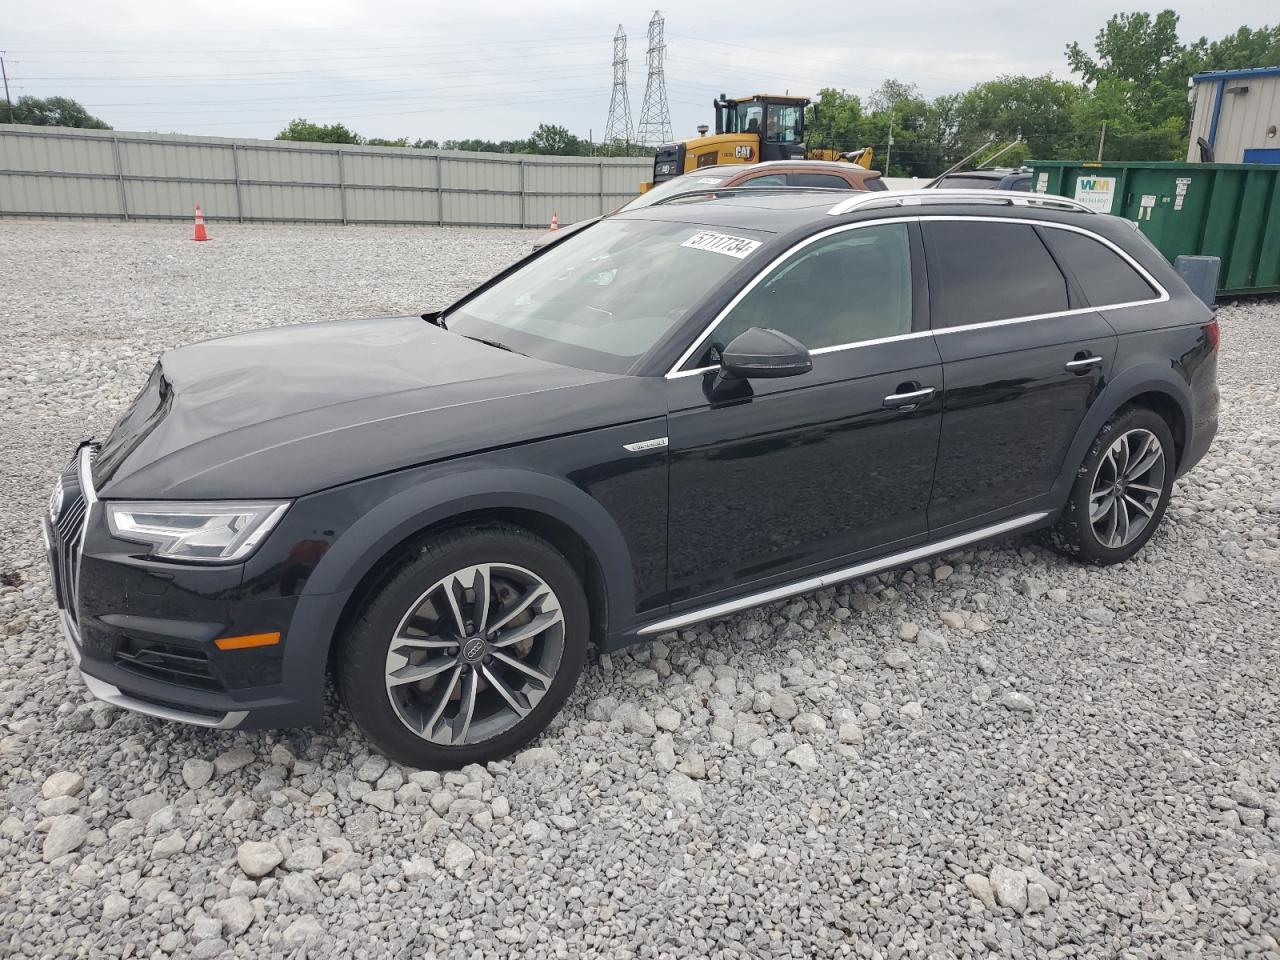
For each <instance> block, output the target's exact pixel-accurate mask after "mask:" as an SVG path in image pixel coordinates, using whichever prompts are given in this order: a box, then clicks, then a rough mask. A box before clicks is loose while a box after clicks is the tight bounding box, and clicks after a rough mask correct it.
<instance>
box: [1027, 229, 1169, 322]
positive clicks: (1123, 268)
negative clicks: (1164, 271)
mask: <svg viewBox="0 0 1280 960" xmlns="http://www.w3.org/2000/svg"><path fill="white" fill-rule="evenodd" d="M1041 235H1042V236H1043V237H1044V242H1045V243H1046V244H1048V246H1049V249H1050V250H1052V251H1053V255H1054V256H1055V257H1057V259H1058V262H1059V263H1060V264H1062V265H1063V267H1064V268H1065V269H1067V270H1069V271H1070V272H1071V274H1072V276H1073V277H1075V280H1076V283H1077V284H1078V285H1079V287H1080V292H1081V293H1083V294H1084V297H1085V300H1087V301H1088V302H1089V306H1091V307H1104V306H1108V305H1110V304H1115V303H1133V302H1134V301H1136V300H1151V299H1154V298H1155V297H1156V296H1157V294H1156V291H1155V290H1154V289H1153V288H1152V286H1151V284H1149V283H1147V281H1146V280H1144V279H1142V275H1141V274H1139V273H1138V271H1136V270H1134V269H1133V267H1131V266H1130V265H1129V263H1128V262H1127V261H1126V260H1125V259H1124V257H1122V256H1120V255H1119V254H1118V253H1116V252H1115V251H1114V250H1112V249H1111V248H1110V247H1108V246H1107V245H1106V244H1103V243H1100V242H1098V241H1097V240H1094V239H1093V238H1092V237H1088V236H1085V235H1084V234H1083V233H1076V232H1075V231H1074V230H1059V229H1055V228H1052V227H1045V228H1043V229H1042V230H1041Z"/></svg>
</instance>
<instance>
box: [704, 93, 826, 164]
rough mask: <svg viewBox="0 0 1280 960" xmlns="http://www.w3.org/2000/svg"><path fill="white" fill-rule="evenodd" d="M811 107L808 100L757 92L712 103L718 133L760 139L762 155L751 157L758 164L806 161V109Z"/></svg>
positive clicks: (722, 96) (720, 98) (721, 96)
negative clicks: (769, 161)
mask: <svg viewBox="0 0 1280 960" xmlns="http://www.w3.org/2000/svg"><path fill="white" fill-rule="evenodd" d="M808 105H809V98H808V97H792V96H787V95H786V94H766V93H757V94H753V95H752V96H750V97H743V98H741V99H734V100H731V99H729V98H728V97H726V96H725V95H724V94H723V93H722V94H720V96H719V98H718V99H716V100H713V101H712V106H713V107H715V113H716V134H717V135H720V134H748V135H753V136H755V137H757V138H758V142H759V147H758V148H757V149H758V151H759V152H758V154H757V156H755V157H752V158H750V159H751V160H753V161H756V162H760V161H765V160H803V159H804V156H805V151H804V109H805V107H807V106H808ZM744 159H746V158H744ZM749 162H750V161H749Z"/></svg>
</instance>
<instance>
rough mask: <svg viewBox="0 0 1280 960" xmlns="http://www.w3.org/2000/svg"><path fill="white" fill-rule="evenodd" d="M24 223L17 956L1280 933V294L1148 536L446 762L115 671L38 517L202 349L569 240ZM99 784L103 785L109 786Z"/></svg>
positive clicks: (749, 636)
mask: <svg viewBox="0 0 1280 960" xmlns="http://www.w3.org/2000/svg"><path fill="white" fill-rule="evenodd" d="M214 235H215V239H214V241H213V242H211V243H208V244H195V243H192V242H191V241H190V240H189V239H187V237H188V234H187V231H186V228H185V227H180V226H169V225H165V226H154V225H129V226H121V225H107V224H78V223H77V224H40V223H12V222H2V221H0V264H3V270H2V272H0V338H2V340H0V345H2V347H3V358H4V366H3V371H4V376H3V380H2V381H0V404H2V405H3V410H4V413H3V417H4V433H3V438H4V439H3V443H4V449H3V454H4V455H3V457H0V533H2V534H3V538H4V539H3V542H4V546H5V551H4V559H3V560H2V561H0V577H2V581H0V582H2V583H3V585H2V586H0V644H2V646H0V955H4V956H50V957H52V956H64V955H65V956H91V955H92V956H96V955H100V954H107V955H113V956H120V955H135V956H144V957H154V956H163V955H166V954H172V955H174V956H183V957H186V956H193V957H215V956H228V955H229V956H237V957H244V958H255V960H256V958H260V957H263V956H268V955H280V954H284V953H286V952H288V953H291V954H295V955H296V954H297V952H298V951H299V950H304V951H306V952H307V955H309V956H325V957H329V956H334V957H338V956H383V955H391V956H429V955H435V956H439V957H467V958H470V957H477V958H479V957H486V958H487V957H494V956H504V955H510V956H519V957H522V958H525V957H528V958H534V957H573V958H578V957H619V958H621V957H634V958H641V957H643V958H681V960H683V958H690V957H740V958H746V957H752V958H756V957H794V958H809V957H828V956H837V957H838V956H851V957H852V956H857V957H883V958H891V957H912V958H915V957H926V956H927V957H950V956H962V955H963V956H968V955H974V956H989V955H997V956H1007V957H1068V956H1071V957H1078V956H1097V957H1115V956H1123V957H1126V958H1146V957H1152V958H1154V957H1187V956H1202V957H1226V956H1233V957H1234V956H1246V955H1250V956H1266V957H1271V958H1277V957H1280V945H1278V944H1277V939H1280V847H1278V845H1277V844H1278V841H1280V752H1278V750H1277V745H1278V744H1280V713H1278V711H1277V706H1276V704H1277V694H1278V693H1280V681H1278V680H1277V678H1278V677H1280V636H1278V634H1280V626H1278V624H1277V620H1278V617H1277V606H1278V601H1277V597H1278V596H1280V536H1278V531H1277V521H1278V520H1280V372H1278V371H1280V305H1278V304H1277V302H1276V301H1275V300H1274V299H1272V300H1268V301H1255V302H1253V303H1245V302H1242V303H1240V304H1238V305H1229V306H1226V307H1224V309H1223V310H1222V311H1221V320H1222V330H1223V339H1222V343H1223V357H1222V364H1221V381H1222V387H1223V400H1224V419H1223V425H1222V431H1221V433H1220V435H1219V437H1218V440H1217V443H1216V445H1215V447H1214V449H1213V451H1212V453H1211V454H1210V456H1209V457H1208V459H1207V460H1206V461H1205V462H1204V463H1203V464H1202V465H1201V466H1200V468H1199V469H1198V470H1197V471H1196V472H1195V473H1194V474H1192V475H1191V476H1190V477H1188V478H1187V479H1185V480H1184V481H1182V482H1180V483H1179V484H1178V487H1177V489H1176V490H1175V494H1174V501H1173V504H1172V508H1171V509H1170V511H1169V515H1168V517H1167V520H1166V523H1165V527H1164V529H1163V531H1162V532H1161V534H1160V535H1159V536H1157V538H1156V539H1155V540H1154V541H1153V542H1152V543H1151V544H1150V545H1149V546H1148V547H1147V549H1146V550H1145V551H1144V553H1143V554H1142V555H1141V556H1140V557H1139V558H1137V559H1136V560H1134V561H1132V562H1130V563H1129V564H1127V565H1125V566H1122V567H1118V568H1112V569H1108V570H1095V569H1085V568H1082V567H1078V566H1074V565H1071V564H1069V563H1067V562H1065V561H1063V560H1061V559H1059V558H1058V557H1057V556H1055V555H1053V554H1050V553H1048V552H1046V551H1044V550H1042V549H1040V548H1039V547H1037V546H1034V545H1031V544H1030V543H1028V542H1026V541H1009V542H1006V543H1002V544H997V545H994V546H991V547H989V548H984V549H980V550H974V551H965V552H962V553H957V554H953V555H951V556H949V557H947V558H945V563H943V562H942V561H939V562H937V563H935V564H918V565H917V566H916V567H915V568H913V569H912V570H911V571H905V572H899V573H893V574H890V575H886V576H881V577H876V578H873V579H870V580H866V581H862V582H859V583H856V584H853V585H850V586H846V587H842V588H839V589H832V590H826V591H822V592H820V593H817V594H814V595H811V596H806V597H803V598H800V599H797V600H794V601H790V602H787V603H783V604H778V605H775V606H773V607H769V608H767V609H764V610H759V611H754V612H751V613H747V614H744V615H741V616H738V617H734V618H731V619H728V620H724V621H720V622H717V623H714V624H711V625H706V626H702V627H699V628H696V629H693V630H687V631H681V633H680V634H679V635H678V636H670V637H665V638H662V639H660V640H659V641H658V642H656V643H653V644H651V645H647V646H641V647H637V648H634V649H633V650H631V651H628V652H624V653H621V654H616V655H614V656H612V657H601V658H598V659H593V661H592V662H591V663H590V664H589V666H588V668H587V671H586V674H585V676H584V678H583V681H582V683H581V685H580V686H579V688H578V692H577V694H576V695H575V696H574V697H573V699H572V700H571V702H570V704H569V705H568V707H567V708H566V711H565V714H564V715H563V717H562V718H561V719H560V720H559V721H557V723H556V724H555V725H554V726H553V728H552V732H551V733H550V734H549V735H548V736H546V737H544V738H543V739H542V741H541V742H540V743H539V744H538V745H537V746H536V747H534V748H533V749H530V750H526V751H525V752H524V753H522V754H520V755H519V756H517V757H515V758H514V759H512V760H511V761H509V762H506V763H498V764H493V765H491V766H490V767H489V768H488V769H481V768H479V767H473V768H470V769H468V770H466V771H463V772H460V773H450V774H446V775H444V776H440V775H438V774H435V773H419V772H414V771H411V770H406V769H401V768H398V767H395V766H388V765H387V764H386V762H385V761H384V760H382V759H381V758H379V757H372V756H370V754H369V751H368V750H367V748H366V747H365V745H364V744H363V743H362V742H361V741H360V740H359V738H358V737H357V736H355V735H354V732H353V730H352V729H351V727H350V725H349V722H348V721H347V719H346V718H345V717H344V716H342V715H340V714H337V713H335V715H334V716H333V717H332V718H331V719H330V720H329V721H328V722H327V723H326V724H325V725H324V726H323V727H321V728H319V729H316V730H298V731H283V732H277V733H258V734H243V733H240V734H237V733H234V732H232V733H225V734H217V733H211V732H205V731H199V730H194V729H191V728H188V727H183V726H178V725H171V724H165V723H160V722H157V721H153V720H150V719H147V718H142V717H137V716H134V715H130V714H126V713H121V712H118V711H116V710H115V709H113V708H111V707H107V706H105V705H101V704H95V703H93V702H92V701H90V700H89V699H88V697H87V694H86V692H85V690H84V688H83V687H82V686H81V685H80V683H79V682H78V680H77V678H76V676H75V670H74V669H73V668H72V667H71V666H70V665H69V662H68V660H67V657H66V656H65V654H64V652H63V649H62V646H61V641H60V640H59V638H58V634H57V630H56V627H55V622H54V617H53V612H52V610H53V607H52V600H51V598H50V595H49V587H48V581H47V578H46V575H45V571H44V565H43V559H42V556H41V547H40V540H39V535H38V532H37V528H36V518H37V517H38V515H39V511H40V510H41V509H42V507H43V504H44V501H45V498H46V496H47V492H48V487H49V483H50V480H51V478H52V476H53V474H54V472H55V471H56V470H57V469H58V468H60V467H61V465H62V463H63V462H64V460H65V458H66V457H67V455H68V451H69V450H70V448H71V446H72V445H73V444H74V443H75V442H76V441H77V440H78V439H79V438H80V437H81V436H82V435H84V434H86V433H89V432H96V433H98V434H99V435H101V434H102V433H103V432H104V431H105V430H106V429H107V427H108V426H109V425H110V423H111V421H112V419H113V418H114V416H115V414H116V412H117V411H118V410H119V409H120V407H121V406H122V405H123V404H124V403H125V402H126V401H127V400H128V399H129V398H130V397H131V396H132V394H133V393H134V392H135V391H136V390H137V388H138V387H139V386H140V384H141V383H142V381H143V378H144V376H145V374H146V372H147V370H148V368H149V367H150V365H151V363H152V361H153V359H154V356H155V355H156V353H157V352H158V351H160V350H161V349H163V348H164V347H167V346H169V345H172V344H177V343H181V342H184V341H189V340H193V339H197V338H201V337H207V336H211V335H214V334H219V333H225V332H229V331H235V330H241V329H246V328H249V327H253V326H259V325H263V324H275V323H284V322H293V321H306V320H313V319H321V318H327V317H349V316H357V315H368V314H378V313H397V312H407V311H410V310H418V309H423V308H426V307H430V306H433V305H437V304H440V303H442V302H443V301H445V300H447V299H449V297H450V295H452V294H456V293H458V292H460V291H462V290H464V289H465V288H466V287H467V286H468V285H469V284H470V283H472V282H473V281H476V280H478V279H480V278H481V277H483V276H485V275H487V274H489V273H491V272H492V271H494V270H495V269H497V268H498V267H500V266H501V265H503V264H505V263H506V262H508V261H510V260H511V259H512V258H513V257H515V256H516V255H517V254H518V253H520V252H521V251H522V250H523V249H525V247H526V246H527V244H528V243H529V241H530V240H531V239H532V237H533V234H531V233H521V232H515V231H467V230H456V229H455V230H429V229H422V230H400V229H386V230H381V229H357V228H350V229H337V228H334V229H322V228H314V227H307V228H288V227H233V226H223V225H218V226H216V227H215V228H214ZM80 778H83V784H81V783H80Z"/></svg>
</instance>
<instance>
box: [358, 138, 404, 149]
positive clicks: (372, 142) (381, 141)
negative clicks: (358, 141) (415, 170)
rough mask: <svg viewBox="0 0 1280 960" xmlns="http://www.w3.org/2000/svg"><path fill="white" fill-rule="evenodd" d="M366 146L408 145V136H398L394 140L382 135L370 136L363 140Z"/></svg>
mask: <svg viewBox="0 0 1280 960" xmlns="http://www.w3.org/2000/svg"><path fill="white" fill-rule="evenodd" d="M363 143H364V145H365V146H366V147H407V146H408V145H409V138H408V137H400V138H398V139H396V140H387V139H385V138H384V137H370V138H369V139H368V140H365V141H363Z"/></svg>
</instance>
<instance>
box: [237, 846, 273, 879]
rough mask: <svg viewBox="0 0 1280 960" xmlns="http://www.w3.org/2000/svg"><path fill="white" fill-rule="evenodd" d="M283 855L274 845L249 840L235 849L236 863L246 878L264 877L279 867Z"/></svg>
mask: <svg viewBox="0 0 1280 960" xmlns="http://www.w3.org/2000/svg"><path fill="white" fill-rule="evenodd" d="M283 859H284V854H282V853H281V852H280V848H279V847H277V846H276V845H275V844H274V843H265V842H263V841H261V840H250V841H249V842H248V843H242V844H240V846H239V847H238V848H237V849H236V863H238V864H240V869H241V870H243V871H244V874H245V876H247V877H254V878H255V879H256V878H257V877H265V876H266V875H267V874H268V873H270V872H271V871H272V870H274V869H275V868H276V867H278V866H279V865H280V861H282V860H283Z"/></svg>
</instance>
